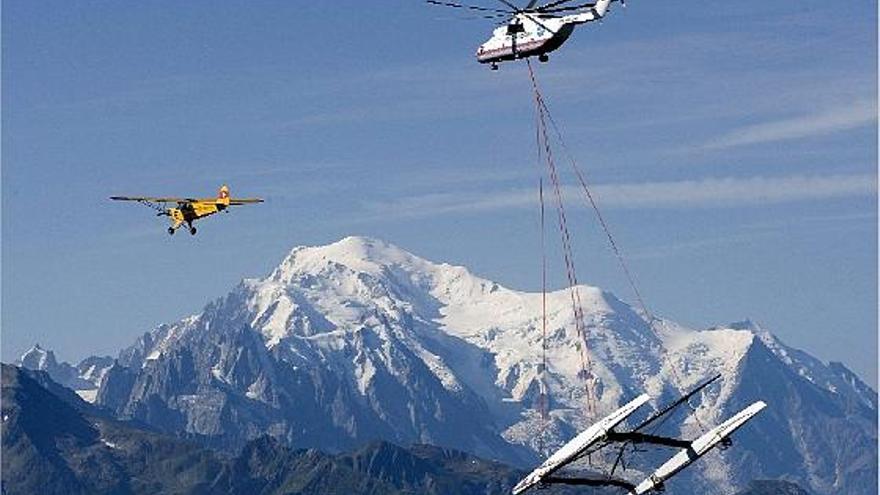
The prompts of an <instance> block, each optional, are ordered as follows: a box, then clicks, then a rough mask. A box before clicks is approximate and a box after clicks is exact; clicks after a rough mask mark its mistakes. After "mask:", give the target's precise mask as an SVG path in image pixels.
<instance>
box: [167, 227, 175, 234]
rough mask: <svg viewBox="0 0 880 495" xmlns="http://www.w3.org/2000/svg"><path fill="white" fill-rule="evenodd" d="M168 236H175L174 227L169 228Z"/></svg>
mask: <svg viewBox="0 0 880 495" xmlns="http://www.w3.org/2000/svg"><path fill="white" fill-rule="evenodd" d="M168 235H174V227H168Z"/></svg>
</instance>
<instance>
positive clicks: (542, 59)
mask: <svg viewBox="0 0 880 495" xmlns="http://www.w3.org/2000/svg"><path fill="white" fill-rule="evenodd" d="M549 60H550V57H548V56H547V54H546V53H542V54H540V55H538V61H540V62H547V61H549Z"/></svg>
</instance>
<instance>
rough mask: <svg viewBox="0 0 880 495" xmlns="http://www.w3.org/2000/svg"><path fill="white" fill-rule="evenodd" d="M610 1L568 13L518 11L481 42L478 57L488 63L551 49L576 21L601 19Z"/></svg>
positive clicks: (565, 36)
mask: <svg viewBox="0 0 880 495" xmlns="http://www.w3.org/2000/svg"><path fill="white" fill-rule="evenodd" d="M611 2H612V0H599V1H598V2H597V3H596V5H595V6H594V7H593V8H592V9H590V10H588V11H586V12H581V13H578V14H573V15H567V16H559V17H557V16H552V15H546V14H517V15H516V16H514V18H513V19H511V21H510V22H509V23H508V24H506V25H504V26H500V27H497V28H495V30H494V31H492V37H491V38H489V39H488V40H487V41H486V42H485V43H483V44H482V45H480V47H479V48H478V49H477V53H476V55H477V61H479V62H480V63H483V64H487V63H495V62H501V61H504V60H516V59H518V58H526V57H533V56H535V55H545V54H547V53H550V52H552V51H553V50H555V49H557V48H559V47H560V46H562V44H563V43H565V40H567V39H568V37H569V36H571V33H572V32H573V31H574V27H575V26H576V25H578V24H583V23H586V22H591V21H595V20H599V19H601V18H602V17H603V16H604V15H605V13H606V12H607V11H608V6H609V5H610V4H611Z"/></svg>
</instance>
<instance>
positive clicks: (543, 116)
mask: <svg viewBox="0 0 880 495" xmlns="http://www.w3.org/2000/svg"><path fill="white" fill-rule="evenodd" d="M526 61H527V62H528V60H526ZM528 67H529V77H530V78H531V80H532V87H533V89H534V92H535V102H536V105H537V106H538V113H539V115H540V121H541V125H542V126H543V129H542V132H543V133H544V146H545V149H546V150H548V151H547V152H548V153H549V149H550V145H549V142H548V139H547V136H546V121H547V120H549V121H550V124H551V126H552V127H553V131H554V132H555V134H556V139H557V141H558V142H559V144H560V145H561V146H562V149H563V151H564V152H565V154H566V157H567V158H568V161H569V163H570V165H571V168H572V170H573V171H574V173H575V175H576V176H577V178H578V182H579V183H580V185H581V188H582V189H583V191H584V194H585V196H586V198H587V201H588V202H589V204H590V206H591V207H592V209H593V212H594V213H595V215H596V218H597V220H598V221H599V225H600V226H601V227H602V230H603V232H604V233H605V237H606V238H607V239H608V243H609V245H610V246H611V249H612V251H613V252H614V256H615V257H616V258H617V261H618V264H619V265H620V267H621V269H622V271H623V272H624V275H625V276H626V279H627V282H628V283H629V286H630V288H631V289H632V291H633V293H634V294H635V296H636V299H637V300H638V303H639V306H640V308H641V310H642V312H643V313H644V315H645V317H646V318H647V320H648V321H647V323H648V326H649V328H650V329H651V331H652V332H654V333H655V334H656V335H657V336H658V337H660V331H659V330H658V329H657V328H656V327H655V323H656V322H657V318H656V317H655V316H654V315H653V313H651V311H650V310H649V309H648V305H647V304H645V300H644V298H643V297H642V294H641V291H639V288H638V285H637V284H636V281H635V277H634V276H633V275H632V272H631V271H630V269H629V266H628V264H627V263H626V259H625V258H624V256H623V253H622V251H621V249H620V247H619V246H618V244H617V242H616V241H615V239H614V236H613V235H612V233H611V229H610V227H609V226H608V223H607V222H606V221H605V217H604V216H603V215H602V211H601V210H600V209H599V204H598V201H597V200H596V198H595V196H594V195H593V193H592V191H591V190H590V187H589V185H588V182H587V180H586V178H585V176H584V174H583V173H582V172H581V170H580V167H578V166H577V162H576V161H575V159H574V156H573V155H572V154H571V152H570V151H569V149H568V146H567V145H566V144H565V140H564V139H563V138H562V132H561V131H560V129H559V126H558V125H557V124H556V121H555V119H553V116H552V115H551V114H550V109H549V108H548V107H547V103H546V102H545V100H544V97H543V95H542V94H541V92H540V91H539V89H538V85H537V81H536V79H535V74H534V71H533V70H532V65H531V63H529V64H528ZM548 163H550V166H551V168H552V171H551V178H552V179H553V181H554V187H556V188H557V189H558V177H556V175H555V174H556V172H555V165H554V164H552V159H548ZM559 201H561V199H560V200H559ZM560 209H561V203H560ZM567 235H568V233H567V228H566V237H567ZM569 242H570V241H569ZM566 249H568V250H570V244H569V246H568V247H567V248H566ZM566 262H567V263H568V262H569V261H568V260H567V261H566ZM572 270H573V267H572ZM581 311H582V310H581ZM584 342H586V338H584ZM663 351H664V352H663V353H664V361H666V362H669V353H668V351H667V350H666V349H665V348H664V349H663ZM669 365H670V366H669V370H670V374H671V375H672V378H673V380H674V381H675V383H674V386H675V388H676V389H677V390H678V391H679V392H682V390H683V389H682V380H681V377H680V376H679V374H678V371H676V369H675V366H674V364H673V363H669ZM687 405H688V406H689V407H690V409H691V410H692V411H693V412H696V409H695V408H694V407H693V406H692V405H691V404H690V402H688V403H687ZM693 417H694V420H695V421H696V423H697V426H698V427H699V428H700V429H701V430H703V431H705V427H704V426H703V424H702V422H701V421H700V418H698V417H697V416H696V414H694V416H693Z"/></svg>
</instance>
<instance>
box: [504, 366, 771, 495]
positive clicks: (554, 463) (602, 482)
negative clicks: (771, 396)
mask: <svg viewBox="0 0 880 495" xmlns="http://www.w3.org/2000/svg"><path fill="white" fill-rule="evenodd" d="M720 377H721V375H716V376H715V377H714V378H712V379H710V380H708V381H706V382H704V383H702V384H700V385H699V386H697V387H696V388H694V389H693V390H691V391H690V392H688V393H687V394H685V395H684V396H682V397H681V398H679V399H678V400H676V401H675V402H673V403H672V404H670V405H668V406H666V407H664V408H662V409H661V410H659V411H658V412H656V413H654V414H653V415H651V416H650V417H649V418H648V419H646V420H644V421H642V422H641V423H640V424H639V425H638V426H636V427H635V428H633V429H631V430H629V431H618V430H617V429H616V428H618V427H619V426H620V425H621V424H622V423H623V422H624V420H626V419H627V418H628V417H630V416H631V415H632V414H633V413H635V412H636V410H637V409H638V408H639V407H641V406H642V405H644V404H645V403H647V402H648V401H649V400H650V397H649V396H648V395H647V394H642V395H640V396H638V397H636V398H635V399H633V400H632V401H630V402H629V403H627V404H626V405H624V406H623V407H621V408H620V409H618V410H616V411H614V412H613V413H611V414H609V415H608V416H606V417H604V418H602V419H601V420H599V421H598V422H596V423H593V425H591V426H590V427H589V428H587V429H586V430H584V431H583V432H581V433H580V434H579V435H577V436H576V437H574V438H573V439H571V440H570V441H569V442H568V443H566V444H565V445H563V446H562V448H560V449H559V450H557V451H556V452H555V453H554V454H553V455H551V456H550V457H549V458H547V460H546V461H544V463H543V464H541V465H540V466H538V467H537V468H536V469H535V470H534V471H532V472H531V473H529V475H528V476H526V477H525V478H523V479H522V481H520V482H519V483H518V484H517V485H516V486H515V487H514V488H513V495H519V494H520V493H523V492H524V491H526V490H528V489H529V488H532V487H534V486H539V487H540V486H546V485H551V484H564V485H584V486H610V487H618V488H622V489H624V490H626V493H628V494H631V495H641V494H644V493H649V492H651V491H655V490H656V491H663V490H664V489H665V487H664V484H665V482H666V481H667V480H668V479H670V478H672V477H673V476H675V475H676V474H678V472H679V471H681V470H682V469H684V468H686V467H687V466H689V465H690V464H691V463H693V462H694V461H696V460H697V459H699V458H700V457H702V456H703V455H705V454H706V453H707V452H709V451H710V450H712V449H713V448H715V447H716V446H719V445H720V446H721V447H722V448H727V447H729V446H731V445H732V444H733V443H732V440H731V438H730V436H731V435H732V434H733V432H734V431H736V430H737V429H739V427H741V426H742V425H744V424H745V423H746V422H747V421H749V420H750V419H752V418H753V417H754V416H755V415H756V414H758V413H759V412H761V410H763V409H764V408H765V407H767V404H765V403H764V402H763V401H757V402H755V403H753V404H751V405H750V406H748V407H746V408H745V409H743V410H742V411H740V412H738V413H736V414H735V415H734V416H733V417H731V418H730V419H728V420H727V421H725V422H723V423H721V424H720V425H718V426H716V427H715V428H712V429H711V430H709V431H708V432H706V433H704V434H702V435H701V436H700V437H698V438H697V439H696V440H693V441H689V440H682V439H679V438H669V437H663V436H659V435H653V434H647V433H643V432H642V431H643V430H645V429H646V428H647V426H648V425H650V424H652V423H654V422H656V421H657V420H658V419H660V418H661V417H663V416H666V415H667V414H669V413H670V412H672V411H673V410H675V409H676V408H677V407H679V406H681V405H683V404H686V403H687V401H688V400H689V399H690V398H691V397H693V396H694V395H695V394H696V393H697V392H699V391H700V390H703V389H704V388H706V387H707V386H709V384H711V383H712V382H714V381H715V380H717V379H718V378H720ZM627 444H653V445H659V446H663V447H671V448H677V449H679V451H678V453H676V454H675V455H674V456H672V457H671V458H670V459H669V460H668V461H666V462H665V463H664V464H663V465H661V466H660V467H659V468H657V469H656V470H655V471H654V472H653V473H651V474H650V475H649V476H648V477H647V478H645V479H644V480H643V481H642V482H641V483H639V484H638V485H636V484H634V483H631V482H629V481H627V480H625V479H621V478H618V477H615V476H614V475H615V471H616V470H617V468H618V467H620V466H621V465H622V464H623V455H624V453H625V451H626V448H625V447H626V446H627ZM615 445H616V446H618V447H620V450H619V452H618V455H617V458H616V460H615V462H614V466H613V467H612V468H611V472H610V473H609V474H608V475H607V476H601V477H592V478H583V477H580V478H578V477H570V476H559V475H558V473H559V472H560V470H562V469H563V468H565V467H566V466H569V465H571V464H572V463H574V462H575V461H577V460H579V459H582V458H584V457H587V456H589V455H591V454H593V453H596V452H598V451H600V450H602V449H605V448H609V447H613V446H615Z"/></svg>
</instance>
